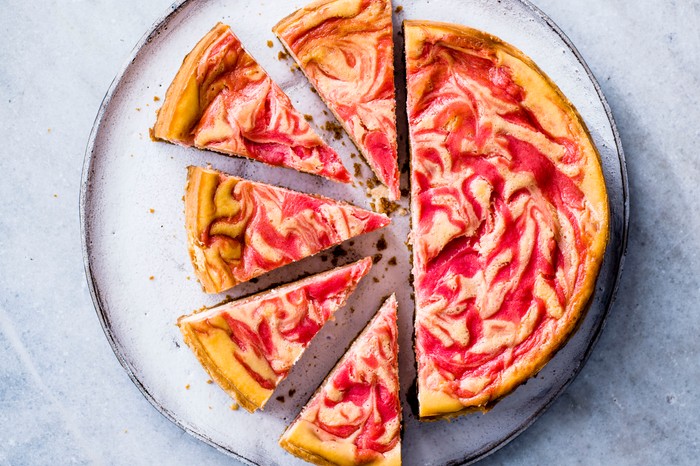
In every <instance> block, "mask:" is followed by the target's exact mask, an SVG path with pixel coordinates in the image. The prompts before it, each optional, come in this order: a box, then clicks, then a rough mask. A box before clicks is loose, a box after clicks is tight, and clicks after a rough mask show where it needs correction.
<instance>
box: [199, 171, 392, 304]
mask: <svg viewBox="0 0 700 466" xmlns="http://www.w3.org/2000/svg"><path fill="white" fill-rule="evenodd" d="M390 221H391V220H390V219H389V217H387V216H386V215H382V214H377V213H374V212H370V211H367V210H364V209H360V208H358V207H355V206H353V205H351V204H348V203H345V202H340V201H335V200H333V199H329V198H326V197H321V196H313V195H309V194H303V193H300V192H296V191H291V190H288V189H284V188H279V187H275V186H271V185H267V184H263V183H257V182H254V181H249V180H245V179H242V178H237V177H234V176H230V175H226V174H224V173H221V172H218V171H216V170H213V169H208V168H201V167H194V166H191V167H189V168H188V174H187V186H186V188H185V226H186V229H187V241H188V247H189V252H190V258H191V259H192V264H193V266H194V269H195V274H196V275H197V278H198V279H199V281H200V282H201V284H202V286H203V288H204V291H205V292H207V293H219V292H222V291H225V290H227V289H229V288H232V287H234V286H236V285H238V284H239V283H243V282H246V281H248V280H250V279H252V278H255V277H257V276H260V275H262V274H264V273H267V272H269V271H271V270H274V269H276V268H278V267H281V266H283V265H287V264H290V263H292V262H296V261H298V260H301V259H303V258H305V257H309V256H312V255H315V254H316V253H318V252H320V251H322V250H324V249H328V248H330V247H332V246H336V245H338V244H340V243H342V242H343V241H345V240H348V239H350V238H353V237H355V236H358V235H361V234H363V233H368V232H370V231H373V230H376V229H378V228H382V227H384V226H386V225H388V224H389V223H390Z"/></svg>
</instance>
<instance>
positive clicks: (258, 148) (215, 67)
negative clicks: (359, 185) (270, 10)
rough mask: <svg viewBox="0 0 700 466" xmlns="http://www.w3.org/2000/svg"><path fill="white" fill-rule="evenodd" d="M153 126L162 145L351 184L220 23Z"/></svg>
mask: <svg viewBox="0 0 700 466" xmlns="http://www.w3.org/2000/svg"><path fill="white" fill-rule="evenodd" d="M178 92H179V94H178ZM158 120H159V121H158V122H157V123H156V128H155V134H156V137H159V138H162V139H166V140H170V141H173V142H176V143H180V144H184V145H194V146H196V147H198V148H200V149H211V150H215V151H219V152H223V153H226V154H234V155H241V156H244V157H249V158H252V159H255V160H259V161H262V162H265V163H268V164H270V165H277V166H285V167H289V168H294V169H296V170H300V171H304V172H308V173H313V174H316V175H320V176H325V177H327V178H330V179H332V180H334V181H340V182H343V183H349V182H350V180H351V178H350V173H349V172H348V171H347V170H346V169H345V167H344V166H343V164H342V162H341V160H340V157H339V156H338V154H337V153H336V152H335V151H334V150H333V149H332V148H331V147H329V146H328V145H327V144H325V143H324V142H323V141H322V140H321V138H320V137H319V136H318V135H317V134H316V133H315V132H314V131H313V130H312V129H311V126H309V123H308V122H307V121H306V120H304V117H303V115H301V114H300V113H299V112H298V111H296V110H295V109H294V107H293V106H292V103H291V101H290V100H289V97H287V95H286V94H285V93H284V92H283V91H282V89H280V88H279V86H278V85H277V84H275V83H274V82H273V81H272V79H270V77H269V76H268V75H267V73H266V72H265V70H263V69H262V67H261V66H260V65H259V64H258V63H257V62H256V61H255V60H254V59H253V57H251V56H250V54H249V53H248V52H246V51H245V50H244V49H243V46H242V45H241V42H240V41H239V40H238V38H237V37H236V36H235V35H234V34H233V33H232V32H231V29H230V28H229V27H228V26H224V25H222V24H219V25H217V26H216V27H215V28H214V29H213V30H212V31H211V32H210V33H209V34H208V35H207V36H205V37H204V38H203V39H202V40H201V41H200V43H199V44H198V45H197V47H195V49H194V50H193V51H192V53H191V54H190V55H188V57H187V58H186V59H185V62H184V63H183V66H182V68H181V69H180V72H179V73H178V76H177V77H176V78H175V81H174V82H173V84H172V85H171V87H170V89H169V90H168V95H167V96H166V101H165V104H164V106H163V109H161V111H160V114H159V116H158ZM166 126H167V128H166Z"/></svg>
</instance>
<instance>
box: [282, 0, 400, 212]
mask: <svg viewBox="0 0 700 466" xmlns="http://www.w3.org/2000/svg"><path fill="white" fill-rule="evenodd" d="M391 18H392V8H391V1H390V0H349V1H348V0H320V1H316V2H313V3H311V4H309V5H307V6H306V7H304V8H302V9H300V10H297V11H296V12H294V13H292V14H291V15H289V16H287V17H286V18H284V19H283V20H282V21H280V22H279V23H277V25H276V26H275V27H273V29H272V31H273V32H274V33H275V34H276V35H277V37H278V38H279V39H280V41H281V42H282V44H283V45H284V46H285V48H286V49H287V50H288V51H289V53H290V54H291V55H292V57H293V58H294V60H295V61H296V62H297V64H298V65H299V67H300V68H301V70H302V71H303V73H304V74H305V75H306V77H307V78H308V79H309V81H310V82H311V84H312V85H313V86H314V88H315V89H316V90H317V91H318V94H319V96H320V97H321V99H323V101H324V102H325V103H326V105H327V106H328V108H329V109H330V110H331V111H332V112H333V114H334V115H335V117H336V118H337V119H338V121H339V122H340V123H341V124H342V125H343V127H344V128H345V131H346V132H347V133H348V135H349V136H350V138H351V139H352V141H353V142H354V143H355V145H356V146H357V148H358V150H359V151H360V153H361V154H362V155H363V157H364V158H365V159H366V160H367V162H368V164H369V166H370V167H371V168H372V170H373V171H374V173H375V174H376V175H377V178H378V179H379V181H380V182H381V183H383V184H384V185H385V186H386V187H387V188H388V191H389V192H388V197H389V199H391V200H398V199H399V198H400V197H401V194H400V191H399V170H398V160H397V157H398V155H397V142H396V98H395V87H394V42H393V38H392V19H391Z"/></svg>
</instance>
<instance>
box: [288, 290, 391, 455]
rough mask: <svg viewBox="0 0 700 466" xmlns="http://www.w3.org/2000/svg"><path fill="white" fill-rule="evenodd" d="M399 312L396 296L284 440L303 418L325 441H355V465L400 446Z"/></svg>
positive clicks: (324, 385)
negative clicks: (397, 317)
mask: <svg viewBox="0 0 700 466" xmlns="http://www.w3.org/2000/svg"><path fill="white" fill-rule="evenodd" d="M396 312H397V302H396V299H395V298H394V297H393V296H392V297H390V298H389V299H388V300H387V301H386V303H385V304H384V306H383V307H382V309H380V311H379V312H378V313H377V316H376V317H375V318H374V319H373V320H372V321H371V322H370V324H368V326H367V328H366V329H365V330H364V331H363V333H362V334H361V335H360V336H359V337H358V338H357V340H355V342H354V343H353V344H352V346H351V348H350V349H349V350H348V352H347V353H346V354H345V356H343V359H341V361H340V362H339V363H338V365H337V366H336V367H335V368H334V369H333V371H332V372H331V373H330V374H329V376H328V378H327V379H326V380H325V381H324V383H323V385H322V386H321V387H320V388H319V391H318V392H317V393H316V394H315V395H314V397H313V398H312V399H311V401H310V402H309V403H308V404H307V405H306V407H304V409H303V411H302V412H301V414H300V415H299V417H298V418H297V420H296V421H295V423H294V424H292V425H291V426H290V430H289V431H288V432H287V433H285V435H283V437H282V441H283V442H284V441H285V437H286V436H287V435H288V433H289V432H293V431H294V428H295V427H296V426H298V424H299V423H308V424H310V425H313V426H314V427H313V431H314V435H315V436H317V437H318V439H319V440H320V441H322V442H329V443H328V444H329V445H333V444H334V443H340V444H350V445H352V446H353V451H354V454H355V458H354V461H355V463H354V464H364V463H370V462H373V461H380V460H382V459H383V458H384V454H386V453H388V452H390V451H392V450H394V448H396V447H397V446H398V444H399V441H400V430H401V405H400V401H399V398H398V393H399V379H398V362H397V357H398V340H397V336H398V335H397V326H396ZM292 435H293V433H292ZM329 448H332V447H329Z"/></svg>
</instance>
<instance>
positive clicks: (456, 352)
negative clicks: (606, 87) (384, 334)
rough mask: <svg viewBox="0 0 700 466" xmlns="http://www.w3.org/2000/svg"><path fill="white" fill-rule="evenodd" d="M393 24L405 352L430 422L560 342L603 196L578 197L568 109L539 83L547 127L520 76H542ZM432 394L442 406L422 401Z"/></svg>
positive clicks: (590, 158) (480, 403)
mask: <svg viewBox="0 0 700 466" xmlns="http://www.w3.org/2000/svg"><path fill="white" fill-rule="evenodd" d="M405 30H406V44H407V75H408V118H409V124H410V142H411V147H412V158H411V162H412V173H411V181H412V221H413V230H412V233H411V235H412V242H413V248H414V250H413V254H414V269H413V273H414V279H415V289H416V328H415V332H416V340H415V350H416V356H417V361H418V386H419V399H421V403H422V401H423V399H422V398H424V399H425V400H426V406H425V407H423V406H422V407H421V415H422V416H427V417H429V416H436V415H443V414H449V413H450V412H458V411H460V410H462V409H463V408H469V407H484V406H486V405H487V404H488V403H489V402H493V401H494V400H496V399H497V398H499V397H501V396H503V395H505V394H507V393H508V392H509V391H510V390H512V389H513V388H514V387H515V386H517V384H518V383H520V382H522V381H523V380H525V379H526V378H527V377H529V376H531V375H533V373H534V372H535V371H536V370H539V368H541V367H542V365H544V364H545V363H546V362H547V360H548V359H549V358H550V357H551V355H552V354H553V352H554V351H556V349H557V348H558V347H559V346H560V345H561V344H562V343H563V341H564V340H565V338H566V337H567V336H568V334H569V333H570V332H571V330H572V329H573V327H574V324H575V322H576V321H577V319H578V317H579V315H580V314H581V312H582V311H583V308H584V306H585V304H586V302H587V300H588V297H589V296H590V292H591V289H592V287H593V281H594V279H595V275H596V274H597V269H598V266H599V263H600V260H601V256H602V251H603V249H604V244H605V238H606V235H607V210H606V209H607V204H604V205H600V203H598V202H597V200H598V199H597V198H596V195H595V194H592V195H591V196H590V198H589V197H587V194H586V192H585V191H584V189H588V184H587V183H589V180H590V178H592V177H593V178H594V177H596V176H598V177H600V180H601V181H602V175H601V174H600V167H599V165H598V159H597V155H596V153H595V151H594V149H593V148H592V145H591V143H590V140H589V139H588V137H587V134H586V133H585V130H584V129H583V126H582V124H581V123H579V122H578V120H577V117H578V116H577V114H575V113H574V111H573V110H569V109H567V107H566V104H568V102H566V101H565V99H564V98H563V96H561V95H560V94H559V93H558V91H556V92H555V91H553V90H550V91H548V92H547V93H546V98H548V99H549V102H550V103H551V102H553V104H554V105H556V106H557V107H558V110H559V112H560V113H559V115H557V116H562V118H566V119H567V120H566V122H565V123H566V124H564V125H563V126H560V125H555V124H552V122H551V121H550V120H549V119H548V118H549V117H550V116H551V115H552V114H553V113H552V112H551V111H550V112H548V113H544V112H540V111H539V109H541V108H540V107H539V106H538V102H537V100H536V99H537V98H538V94H537V93H538V92H540V91H541V90H540V88H539V87H537V86H532V87H533V91H532V94H529V92H530V91H529V89H528V88H527V87H526V86H527V85H526V84H523V83H527V82H529V83H532V82H535V83H542V82H545V83H549V81H548V80H546V79H545V78H544V77H543V75H542V74H541V72H539V70H537V69H536V68H535V67H534V64H532V63H531V62H529V61H527V59H521V58H519V52H517V51H514V49H512V48H510V46H506V45H505V44H503V43H501V42H500V41H497V40H496V39H495V38H492V37H490V36H487V35H485V34H483V33H478V32H476V31H473V30H467V29H466V28H460V29H457V28H453V27H451V26H449V25H440V24H437V25H433V26H430V25H428V26H426V27H422V26H421V25H420V24H407V25H406V29H405ZM462 31H467V32H466V36H465V35H464V33H463V32H462ZM511 67H513V68H511ZM525 68H527V69H528V70H529V72H528V71H524V69H525ZM514 70H515V71H514ZM533 70H535V71H533ZM521 73H524V74H521ZM528 73H534V74H532V75H531V74H528ZM514 75H517V76H523V78H522V79H521V81H520V83H519V82H516V81H515V79H514ZM533 76H534V77H533ZM552 86H553V84H552ZM554 89H555V88H554ZM555 98H558V100H556V99H555ZM555 133H556V134H555ZM582 134H583V135H584V136H585V140H584V138H583V137H582V136H581V135H582ZM599 189H602V190H603V192H604V187H603V188H599ZM589 192H591V191H589ZM592 192H594V193H595V190H593V191H592ZM601 238H602V239H601ZM601 243H602V244H601ZM421 392H423V393H422V394H421ZM431 393H432V394H439V398H442V399H443V400H445V399H450V400H451V402H449V403H447V405H448V406H449V407H446V406H438V405H432V406H431V402H430V401H429V399H430V398H431V397H430V394H431ZM421 395H424V396H421ZM443 404H444V401H443Z"/></svg>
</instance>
